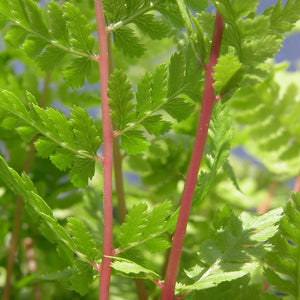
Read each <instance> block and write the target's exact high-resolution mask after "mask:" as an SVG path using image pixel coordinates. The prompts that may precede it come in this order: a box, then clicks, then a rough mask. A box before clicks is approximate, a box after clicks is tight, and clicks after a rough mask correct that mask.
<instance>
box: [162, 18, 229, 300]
mask: <svg viewBox="0 0 300 300" xmlns="http://www.w3.org/2000/svg"><path fill="white" fill-rule="evenodd" d="M223 27H224V22H223V19H222V17H221V15H220V14H219V13H217V16H216V21H215V29H214V35H213V41H212V46H211V52H210V57H209V63H208V66H207V68H206V70H205V84H204V92H203V98H202V107H201V113H200V119H199V124H198V129H197V133H196V139H195V144H194V148H193V153H192V158H191V161H190V165H189V170H188V174H187V177H186V182H185V186H184V191H183V195H182V200H181V206H180V211H179V216H178V221H177V225H176V229H175V233H174V236H173V243H172V248H171V253H170V258H169V261H168V268H167V274H166V279H165V284H164V287H163V289H162V297H161V299H162V300H171V299H174V290H175V284H176V279H177V274H178V269H179V263H180V257H181V252H182V246H183V241H184V236H185V232H186V226H187V223H188V219H189V214H190V209H191V205H192V199H193V195H194V190H195V186H196V183H197V177H198V172H199V167H200V163H201V159H202V155H203V151H204V146H205V142H206V137H207V132H208V127H209V122H210V119H211V115H212V111H213V107H214V103H215V97H214V89H213V83H214V80H213V77H212V73H213V67H214V66H215V65H216V63H217V59H218V57H219V53H220V47H221V41H222V35H223Z"/></svg>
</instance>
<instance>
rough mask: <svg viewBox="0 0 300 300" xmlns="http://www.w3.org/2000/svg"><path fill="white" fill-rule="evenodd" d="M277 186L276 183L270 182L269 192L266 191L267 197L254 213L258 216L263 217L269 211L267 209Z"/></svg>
mask: <svg viewBox="0 0 300 300" xmlns="http://www.w3.org/2000/svg"><path fill="white" fill-rule="evenodd" d="M277 185H278V184H277V182H272V183H271V184H270V186H269V190H268V195H267V197H266V199H265V201H264V202H263V203H262V204H261V205H259V206H258V207H257V209H256V212H257V213H258V214H260V215H263V214H265V213H266V212H267V211H268V210H269V207H270V204H271V202H272V200H273V197H274V193H275V191H276V188H277Z"/></svg>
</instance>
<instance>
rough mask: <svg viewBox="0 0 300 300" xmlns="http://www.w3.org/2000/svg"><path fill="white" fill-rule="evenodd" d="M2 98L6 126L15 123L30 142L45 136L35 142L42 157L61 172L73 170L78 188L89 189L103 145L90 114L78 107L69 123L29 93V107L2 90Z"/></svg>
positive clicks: (72, 175) (57, 112)
mask: <svg viewBox="0 0 300 300" xmlns="http://www.w3.org/2000/svg"><path fill="white" fill-rule="evenodd" d="M0 98H1V101H0V108H1V110H2V111H3V113H5V114H6V118H5V119H4V120H3V121H2V122H3V123H4V125H5V126H7V127H10V126H11V124H12V122H14V124H15V127H16V128H18V129H19V130H18V133H19V134H20V135H21V137H22V138H23V139H25V141H27V142H29V141H30V140H31V139H32V138H33V136H34V135H35V134H42V135H43V136H42V137H40V138H38V140H37V141H36V142H35V147H36V149H37V150H38V152H39V154H40V155H41V156H42V157H43V158H48V157H50V159H51V161H52V163H53V164H54V165H55V166H56V167H57V168H59V169H60V170H65V169H67V168H70V169H71V171H70V178H71V181H72V183H73V184H74V185H75V186H77V187H84V186H87V184H88V178H92V177H93V175H94V168H95V161H94V160H95V159H96V152H97V150H98V148H99V146H100V138H99V136H98V134H97V130H96V127H95V125H94V123H93V121H92V119H91V118H90V117H89V116H88V114H87V112H86V111H85V110H84V109H82V108H80V107H76V106H74V107H73V108H72V110H71V119H70V120H68V119H67V118H66V117H65V115H64V114H62V113H61V112H59V111H58V110H55V109H53V108H47V109H45V110H44V109H42V108H40V107H39V106H38V105H37V104H36V100H35V98H34V97H33V96H32V95H31V94H27V101H28V103H26V104H27V105H26V106H27V107H26V106H25V105H24V104H23V103H22V102H21V101H20V100H19V99H18V98H17V97H16V96H15V95H14V94H13V93H11V92H8V91H5V90H2V91H1V94H0ZM83 171H84V172H83Z"/></svg>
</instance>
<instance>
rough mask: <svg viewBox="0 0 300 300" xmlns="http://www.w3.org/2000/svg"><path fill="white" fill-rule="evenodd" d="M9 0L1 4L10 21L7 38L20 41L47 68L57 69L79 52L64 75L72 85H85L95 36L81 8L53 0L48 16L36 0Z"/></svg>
mask: <svg viewBox="0 0 300 300" xmlns="http://www.w3.org/2000/svg"><path fill="white" fill-rule="evenodd" d="M1 2H7V1H2V0H1ZM8 2H9V5H4V4H2V5H1V6H0V15H1V16H3V17H4V18H5V20H6V23H8V22H11V26H10V27H9V31H8V32H7V35H6V40H8V41H9V42H10V43H11V44H12V46H13V47H18V46H19V45H21V46H22V48H23V50H24V51H25V52H26V53H27V54H28V55H29V56H30V57H32V58H34V59H36V61H37V63H38V65H39V67H40V68H41V69H42V70H44V71H52V70H54V69H55V68H56V67H58V66H59V65H60V63H61V62H62V61H63V58H64V57H65V56H67V55H68V56H69V55H70V54H71V56H72V57H74V56H79V58H72V59H71V63H70V64H69V66H67V67H66V71H65V72H64V75H65V78H66V81H67V82H68V83H69V84H70V85H71V86H72V87H73V88H78V87H79V86H83V85H84V83H85V77H86V76H87V75H88V74H89V71H90V64H91V59H92V56H93V55H94V54H93V53H94V43H95V39H94V37H93V36H92V35H91V33H92V29H91V26H90V24H89V23H88V20H87V19H86V17H85V16H83V15H82V13H81V12H80V10H79V8H78V7H76V6H74V5H73V4H71V3H66V4H65V5H63V6H62V7H61V6H59V5H58V4H57V3H56V2H54V1H50V2H49V5H48V7H47V10H48V11H47V18H46V17H44V15H43V13H42V11H41V9H40V8H39V7H38V5H37V4H36V3H35V2H34V1H33V0H26V1H18V0H10V1H8ZM16 35H17V36H18V37H19V38H18V39H15V36H16ZM78 75H79V76H78Z"/></svg>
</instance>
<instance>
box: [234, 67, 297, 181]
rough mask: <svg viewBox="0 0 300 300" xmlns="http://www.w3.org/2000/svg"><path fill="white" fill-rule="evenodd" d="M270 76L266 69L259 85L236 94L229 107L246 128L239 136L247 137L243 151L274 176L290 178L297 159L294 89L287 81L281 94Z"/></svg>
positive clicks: (295, 89) (295, 170) (235, 117)
mask: <svg viewBox="0 0 300 300" xmlns="http://www.w3.org/2000/svg"><path fill="white" fill-rule="evenodd" d="M274 76H275V72H274V70H273V71H272V70H270V74H269V76H268V79H267V80H265V81H264V82H263V83H261V84H259V85H257V86H254V87H247V88H244V89H240V90H239V91H237V92H236V93H235V94H234V96H233V101H232V102H231V103H230V107H231V111H232V115H233V117H234V119H235V120H236V121H237V122H238V123H239V124H241V125H247V127H245V128H244V129H241V131H240V133H239V134H240V135H244V134H245V135H246V136H251V139H247V141H245V142H246V144H247V146H246V148H247V151H249V153H251V154H252V155H255V157H257V158H259V159H260V160H261V162H262V163H263V164H264V165H265V166H266V167H267V168H268V169H269V170H270V171H271V172H273V173H275V174H278V177H282V178H284V177H292V176H295V175H296V174H297V172H298V166H299V159H300V154H299V149H300V148H299V147H300V144H299V134H300V127H299V126H298V125H297V124H298V121H297V120H298V116H299V113H300V105H299V102H298V101H297V100H296V98H297V95H298V88H297V86H296V85H295V84H294V83H293V82H290V83H289V84H288V85H287V87H286V89H285V91H284V94H282V92H281V93H280V84H279V83H277V82H276V80H275V78H274ZM261 118H263V121H261V122H259V123H257V121H258V120H259V119H261ZM254 141H255V142H254Z"/></svg>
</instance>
